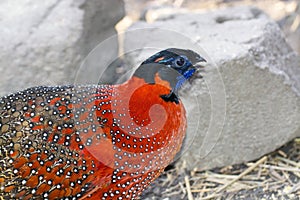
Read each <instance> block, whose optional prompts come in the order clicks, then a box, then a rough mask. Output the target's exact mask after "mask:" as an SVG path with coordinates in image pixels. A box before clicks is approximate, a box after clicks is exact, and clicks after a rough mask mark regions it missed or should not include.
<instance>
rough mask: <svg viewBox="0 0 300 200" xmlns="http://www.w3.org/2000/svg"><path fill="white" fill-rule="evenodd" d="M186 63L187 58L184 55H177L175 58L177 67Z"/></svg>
mask: <svg viewBox="0 0 300 200" xmlns="http://www.w3.org/2000/svg"><path fill="white" fill-rule="evenodd" d="M185 63H186V59H185V58H184V57H182V56H179V57H177V58H176V60H175V66H176V67H182V66H184V65H185Z"/></svg>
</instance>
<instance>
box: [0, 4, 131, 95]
mask: <svg viewBox="0 0 300 200" xmlns="http://www.w3.org/2000/svg"><path fill="white" fill-rule="evenodd" d="M0 4H1V6H0V18H1V20H0V26H1V27H2V28H1V30H2V31H1V33H0V37H1V39H2V40H1V41H2V42H1V43H0V66H1V67H0V95H1V96H2V95H5V94H8V93H11V92H15V91H18V90H22V89H25V88H27V87H31V86H36V85H57V84H67V83H73V82H74V79H75V75H76V71H77V69H78V67H79V65H80V63H81V61H82V60H83V58H84V57H85V56H86V55H87V54H88V53H89V51H91V50H92V49H93V48H94V47H95V46H96V45H97V44H98V43H100V42H101V41H103V40H105V39H106V38H108V37H110V36H111V35H115V34H116V31H115V29H114V26H115V24H116V23H117V22H118V21H119V20H120V19H121V18H122V17H123V16H124V12H125V11H124V3H123V1H122V0H112V1H98V0H89V1H88V0H80V1H76V0H65V1H59V0H49V1H33V0H24V1H17V0H3V1H1V3H0ZM108 48H109V50H107V49H106V50H104V51H103V53H106V52H107V53H109V54H110V56H114V57H117V56H118V41H117V39H115V40H114V41H112V42H111V45H110V46H109V47H108ZM98 64H99V63H98Z"/></svg>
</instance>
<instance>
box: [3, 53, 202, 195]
mask: <svg viewBox="0 0 300 200" xmlns="http://www.w3.org/2000/svg"><path fill="white" fill-rule="evenodd" d="M202 62H206V60H205V59H204V58H203V57H201V56H200V55H199V54H197V53H196V52H194V51H192V50H188V49H179V48H168V49H165V50H161V51H159V52H158V53H156V54H154V55H153V56H151V57H149V58H148V59H146V60H145V61H144V62H142V63H141V64H140V65H139V67H138V68H137V69H136V70H135V72H134V73H133V75H132V76H131V78H130V79H129V80H127V81H126V82H124V83H121V84H118V85H101V84H97V85H96V84H95V85H64V86H37V87H32V88H29V89H25V90H23V91H20V92H16V93H13V94H10V95H7V96H4V97H2V98H0V199H1V200H4V199H24V200H28V199H66V200H67V199H92V200H93V199H138V198H139V196H140V195H141V194H142V192H143V190H145V188H147V187H148V186H149V185H150V184H151V182H153V181H154V180H155V179H156V178H157V177H158V176H159V175H160V174H161V173H162V172H163V171H164V169H165V168H166V167H167V166H168V164H169V163H171V162H172V161H173V159H174V157H175V155H176V154H177V153H178V152H179V151H180V148H181V145H182V142H183V139H184V137H185V134H186V128H187V119H186V111H185V108H184V105H183V103H182V101H181V99H180V97H179V94H178V91H179V90H180V88H181V87H182V85H184V84H185V82H187V81H188V80H189V79H190V78H191V77H193V76H194V75H195V74H196V72H198V71H199V70H198V69H199V68H200V67H201V65H200V63H202Z"/></svg>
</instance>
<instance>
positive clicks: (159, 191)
mask: <svg viewBox="0 0 300 200" xmlns="http://www.w3.org/2000/svg"><path fill="white" fill-rule="evenodd" d="M299 160H300V138H296V139H295V140H293V141H292V142H290V143H288V144H286V145H285V146H283V147H281V148H280V149H278V150H277V151H275V152H272V153H270V154H269V155H266V156H264V157H262V158H260V159H258V160H255V161H253V162H249V163H243V164H239V165H233V166H227V167H222V168H217V169H211V170H207V171H198V170H197V169H195V170H193V171H188V170H187V169H186V168H185V166H184V161H179V162H178V163H175V164H174V165H172V166H169V167H168V168H167V169H166V171H165V172H164V174H163V175H162V176H160V177H159V178H158V179H157V180H156V181H155V182H154V183H153V184H152V185H151V187H150V188H148V189H147V190H146V191H145V192H144V194H143V196H142V197H141V199H145V200H161V199H163V200H179V199H188V200H193V199H202V200H205V199H220V200H221V199H224V200H225V199H233V200H240V199H245V200H248V199H249V200H253V199H264V200H273V199H274V200H275V199H295V200H297V199H300V163H299Z"/></svg>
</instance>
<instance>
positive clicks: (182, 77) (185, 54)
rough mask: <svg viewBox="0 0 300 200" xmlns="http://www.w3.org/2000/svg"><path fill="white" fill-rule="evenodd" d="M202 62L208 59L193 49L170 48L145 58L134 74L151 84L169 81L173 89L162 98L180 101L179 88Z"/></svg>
mask: <svg viewBox="0 0 300 200" xmlns="http://www.w3.org/2000/svg"><path fill="white" fill-rule="evenodd" d="M200 62H206V60H205V59H204V58H202V57H201V56H200V55H199V54H197V53H195V52H194V51H192V50H187V49H177V48H170V49H166V50H163V51H160V52H158V53H156V54H154V55H153V56H151V57H149V58H148V59H147V60H145V61H144V62H143V63H142V64H141V65H140V66H139V68H138V69H137V70H136V71H135V73H134V76H136V77H139V78H143V79H144V80H145V82H147V83H149V84H161V83H163V82H165V83H168V85H169V86H170V88H171V91H170V93H169V94H166V95H162V98H163V99H164V100H166V101H171V102H175V103H178V90H179V89H180V88H181V86H182V85H183V84H184V83H185V82H186V81H187V80H189V79H190V78H191V77H192V76H193V75H194V74H195V72H196V70H197V68H199V67H200V66H199V65H198V63H200Z"/></svg>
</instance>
